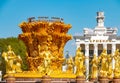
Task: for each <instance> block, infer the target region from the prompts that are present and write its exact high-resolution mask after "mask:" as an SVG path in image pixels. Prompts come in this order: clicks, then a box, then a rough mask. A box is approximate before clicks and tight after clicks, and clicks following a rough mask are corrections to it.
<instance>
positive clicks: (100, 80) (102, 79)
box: [99, 77, 109, 83]
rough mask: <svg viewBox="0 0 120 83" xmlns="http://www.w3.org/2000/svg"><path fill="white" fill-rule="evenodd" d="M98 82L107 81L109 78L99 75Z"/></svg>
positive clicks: (106, 82) (105, 82)
mask: <svg viewBox="0 0 120 83" xmlns="http://www.w3.org/2000/svg"><path fill="white" fill-rule="evenodd" d="M99 82H100V83H109V79H108V78H107V77H99Z"/></svg>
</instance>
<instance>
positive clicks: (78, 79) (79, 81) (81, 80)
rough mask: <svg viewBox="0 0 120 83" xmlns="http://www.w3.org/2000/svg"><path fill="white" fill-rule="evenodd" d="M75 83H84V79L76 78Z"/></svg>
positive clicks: (81, 77)
mask: <svg viewBox="0 0 120 83" xmlns="http://www.w3.org/2000/svg"><path fill="white" fill-rule="evenodd" d="M76 83H85V77H83V76H77V77H76Z"/></svg>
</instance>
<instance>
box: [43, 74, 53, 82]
mask: <svg viewBox="0 0 120 83" xmlns="http://www.w3.org/2000/svg"><path fill="white" fill-rule="evenodd" d="M41 83H51V78H50V76H48V75H45V76H43V77H42V80H41Z"/></svg>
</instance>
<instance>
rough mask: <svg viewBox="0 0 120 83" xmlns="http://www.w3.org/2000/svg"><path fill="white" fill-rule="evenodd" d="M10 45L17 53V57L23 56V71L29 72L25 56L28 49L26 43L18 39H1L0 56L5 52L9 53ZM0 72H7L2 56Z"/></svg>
mask: <svg viewBox="0 0 120 83" xmlns="http://www.w3.org/2000/svg"><path fill="white" fill-rule="evenodd" d="M8 45H11V47H12V50H13V51H14V52H15V54H16V55H20V56H21V58H22V60H23V64H22V69H23V70H27V69H28V66H27V61H26V55H25V53H26V47H25V45H24V43H23V42H22V41H21V40H19V39H18V38H16V37H9V38H0V55H1V54H2V53H3V52H6V51H7V46H8ZM0 70H2V71H3V73H4V72H5V61H4V59H3V58H2V57H1V56H0Z"/></svg>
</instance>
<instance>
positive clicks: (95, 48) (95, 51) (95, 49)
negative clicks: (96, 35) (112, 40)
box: [94, 44, 98, 56]
mask: <svg viewBox="0 0 120 83" xmlns="http://www.w3.org/2000/svg"><path fill="white" fill-rule="evenodd" d="M94 54H95V55H96V56H98V44H94Z"/></svg>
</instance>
